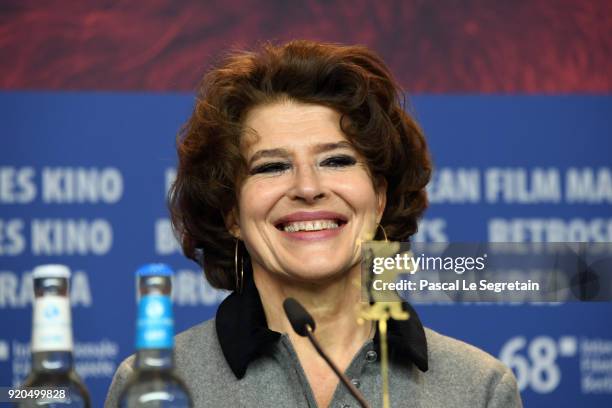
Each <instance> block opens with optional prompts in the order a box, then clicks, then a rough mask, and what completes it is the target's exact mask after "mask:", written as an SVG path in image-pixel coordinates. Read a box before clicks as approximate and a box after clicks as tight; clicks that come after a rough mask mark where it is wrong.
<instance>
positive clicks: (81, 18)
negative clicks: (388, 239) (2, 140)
mask: <svg viewBox="0 0 612 408" xmlns="http://www.w3.org/2000/svg"><path fill="white" fill-rule="evenodd" d="M294 38H309V39H316V40H324V41H335V42H342V43H360V44H365V45H368V46H370V47H371V48H373V49H375V50H376V51H378V52H379V53H380V54H381V55H382V56H383V58H384V59H385V61H387V63H388V64H389V65H390V67H391V69H392V71H393V72H394V73H395V74H396V75H397V76H398V77H399V80H400V82H401V83H402V85H403V86H404V87H405V88H406V89H407V90H408V91H409V92H411V93H415V92H416V93H422V92H428V93H432V92H433V93H449V92H451V93H453V92H458V93H464V92H469V93H474V92H484V93H500V92H501V93H517V92H520V93H576V92H587V93H609V92H610V91H612V78H611V75H610V72H612V1H609V0H558V1H545V0H516V1H490V0H464V1H460V0H454V1H453V0H447V1H418V0H411V1H406V0H397V1H379V2H374V1H365V0H350V1H322V0H318V1H317V0H306V1H283V0H265V1H261V0H258V1H256V0H223V1H201V0H200V1H198V0H191V1H184V2H178V1H175V0H150V1H146V2H145V1H141V2H136V1H132V0H119V1H84V2H83V1H49V2H41V1H38V0H31V1H24V0H15V1H3V2H2V3H0V89H5V90H16V89H32V90H45V89H49V90H61V89H68V90H147V91H190V90H193V89H194V88H195V86H196V84H197V82H198V80H199V78H200V76H201V74H202V72H203V71H204V70H205V68H206V67H207V66H208V65H209V64H210V63H211V61H213V60H214V58H215V57H218V56H219V55H222V54H223V53H224V52H225V51H226V50H228V49H230V48H232V47H239V48H244V47H250V46H252V45H253V44H255V43H256V42H257V41H263V40H275V41H285V40H289V39H294Z"/></svg>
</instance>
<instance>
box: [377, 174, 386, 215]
mask: <svg viewBox="0 0 612 408" xmlns="http://www.w3.org/2000/svg"><path fill="white" fill-rule="evenodd" d="M377 181H378V182H377V183H376V185H375V188H376V203H377V208H376V220H377V222H378V223H380V220H381V219H382V216H383V213H384V212H385V208H386V207H387V180H386V179H385V178H384V177H380V178H379V179H378V180H377Z"/></svg>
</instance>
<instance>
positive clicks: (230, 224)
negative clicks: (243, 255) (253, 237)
mask: <svg viewBox="0 0 612 408" xmlns="http://www.w3.org/2000/svg"><path fill="white" fill-rule="evenodd" d="M223 218H224V220H225V228H227V230H228V231H229V233H230V235H232V236H233V237H234V238H236V239H240V236H241V235H240V224H239V223H238V220H240V216H239V214H238V210H237V209H236V208H235V207H234V208H232V209H231V210H230V211H229V212H228V213H227V214H225V216H224V217H223Z"/></svg>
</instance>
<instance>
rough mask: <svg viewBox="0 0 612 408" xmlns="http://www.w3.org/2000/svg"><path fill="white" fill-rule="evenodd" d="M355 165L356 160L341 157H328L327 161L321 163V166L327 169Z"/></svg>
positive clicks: (350, 157)
mask: <svg viewBox="0 0 612 408" xmlns="http://www.w3.org/2000/svg"><path fill="white" fill-rule="evenodd" d="M355 163H357V160H356V159H355V158H354V157H352V156H346V155H341V156H333V157H328V158H327V159H325V160H323V161H322V162H321V165H322V166H328V167H346V166H352V165H354V164H355Z"/></svg>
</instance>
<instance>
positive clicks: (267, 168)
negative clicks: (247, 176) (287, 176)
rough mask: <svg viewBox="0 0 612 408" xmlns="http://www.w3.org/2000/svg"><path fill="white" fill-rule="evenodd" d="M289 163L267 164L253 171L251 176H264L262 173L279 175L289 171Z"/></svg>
mask: <svg viewBox="0 0 612 408" xmlns="http://www.w3.org/2000/svg"><path fill="white" fill-rule="evenodd" d="M289 167H290V166H289V163H282V162H272V163H265V164H261V165H259V166H256V167H254V168H253V169H251V171H250V173H251V174H262V173H278V172H282V171H285V170H288V169H289Z"/></svg>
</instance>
